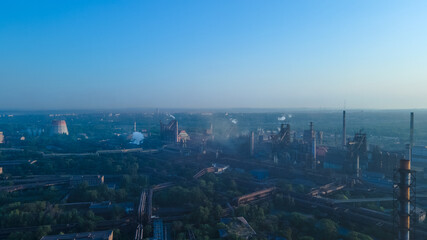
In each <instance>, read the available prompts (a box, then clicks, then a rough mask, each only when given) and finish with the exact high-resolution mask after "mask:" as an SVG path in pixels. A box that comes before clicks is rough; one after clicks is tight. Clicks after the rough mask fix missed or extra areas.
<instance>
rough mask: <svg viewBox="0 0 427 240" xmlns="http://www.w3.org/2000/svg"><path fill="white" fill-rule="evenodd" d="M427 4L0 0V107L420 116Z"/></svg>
mask: <svg viewBox="0 0 427 240" xmlns="http://www.w3.org/2000/svg"><path fill="white" fill-rule="evenodd" d="M426 12H427V2H426V1H371V0H369V1H292V2H291V1H86V0H82V1H57V0H56V1H17V0H13V1H1V2H0V89H1V94H0V109H27V110H32V109H35V110H38V109H98V108H145V107H152V108H155V107H159V108H164V107H171V108H174V107H176V108H234V107H245V108H247V107H250V108H300V107H310V108H335V109H339V108H343V106H344V105H346V107H347V108H364V109H372V108H378V109H382V108H386V109H389V108H391V109H398V108H426V107H427V105H426V104H427V97H426V94H425V90H426V89H427V68H426V59H427V44H426V43H427V32H426V31H427V14H426Z"/></svg>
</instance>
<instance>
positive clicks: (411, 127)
mask: <svg viewBox="0 0 427 240" xmlns="http://www.w3.org/2000/svg"><path fill="white" fill-rule="evenodd" d="M413 146H414V113H413V112H411V124H410V133H409V161H412V147H413Z"/></svg>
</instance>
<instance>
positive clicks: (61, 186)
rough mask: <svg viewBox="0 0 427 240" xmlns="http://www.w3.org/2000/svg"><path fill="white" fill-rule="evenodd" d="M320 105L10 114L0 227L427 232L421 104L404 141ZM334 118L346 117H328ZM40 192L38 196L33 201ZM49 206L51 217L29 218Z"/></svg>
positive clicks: (290, 235)
mask: <svg viewBox="0 0 427 240" xmlns="http://www.w3.org/2000/svg"><path fill="white" fill-rule="evenodd" d="M304 114H306V115H307V116H309V117H304ZM310 114H311V113H304V112H301V113H293V114H292V115H291V114H289V116H288V115H286V116H287V117H288V119H287V120H286V117H285V115H283V116H280V117H279V118H277V114H276V113H272V114H263V113H257V114H242V113H238V114H237V113H209V114H206V113H200V114H194V113H190V114H188V113H175V114H174V115H175V116H176V117H175V116H172V115H171V114H169V113H159V112H154V113H144V114H140V115H136V114H135V113H132V114H123V113H122V114H112V113H110V114H105V113H102V114H85V115H83V114H82V115H59V116H58V115H54V116H50V117H47V118H46V117H44V116H40V117H39V118H40V120H39V122H42V121H44V122H45V123H44V125H43V124H40V125H37V126H34V124H32V123H30V122H28V123H26V117H19V118H18V117H9V118H3V119H1V122H0V127H1V128H2V129H1V130H2V132H0V143H1V146H0V147H1V148H0V152H1V159H0V167H1V168H0V169H1V172H0V176H1V180H0V181H1V186H0V192H1V193H2V194H3V195H2V196H3V199H4V200H2V201H4V204H5V205H4V206H5V207H4V208H3V210H2V211H3V212H2V214H3V216H5V217H4V219H5V220H2V221H0V223H1V224H2V227H1V229H0V237H1V238H9V239H11V238H21V237H22V236H28V237H30V238H31V239H34V238H39V239H42V240H48V239H64V240H65V239H109V240H110V239H113V236H114V239H135V240H138V239H148V238H150V239H158V240H165V239H202V238H207V237H209V238H224V239H230V238H233V237H236V238H238V239H271V238H277V239H304V238H303V237H306V239H309V237H312V239H393V238H394V239H399V240H409V239H427V225H425V223H424V222H425V218H426V212H425V209H426V208H427V198H426V196H427V195H426V192H425V191H426V190H427V174H425V172H424V168H427V164H425V159H427V151H425V149H426V148H425V147H422V145H417V144H416V142H415V137H414V136H415V135H417V131H416V128H415V123H416V121H415V115H414V113H411V114H410V115H406V119H407V120H408V121H407V126H408V128H407V129H408V130H407V131H402V135H407V136H408V139H409V140H403V141H400V140H394V139H393V142H392V143H391V144H394V145H392V146H398V145H396V144H400V145H399V146H400V148H397V147H392V148H391V147H390V145H387V144H383V143H382V141H384V140H375V139H376V138H377V139H381V138H379V137H377V136H373V135H372V134H370V133H369V131H368V130H361V129H358V130H355V128H354V127H353V126H352V125H351V122H353V121H354V117H355V116H354V115H357V113H354V112H352V111H350V112H349V111H342V112H334V113H319V114H318V116H319V117H317V120H316V121H314V119H313V117H312V115H310ZM322 114H323V115H322ZM332 114H334V115H333V116H332ZM298 115H301V116H302V117H300V119H298ZM329 116H332V117H333V118H334V122H333V123H334V124H336V125H326V124H325V123H324V122H322V118H326V117H329ZM57 117H58V118H62V119H65V120H57V119H52V118H57ZM32 118H34V117H32ZM276 118H277V119H276ZM136 119H138V129H137V125H136ZM258 119H263V120H258ZM265 119H267V120H265ZM268 119H271V120H268ZM66 121H67V123H68V126H67V123H66ZM324 121H325V122H327V120H324ZM13 122H18V123H19V124H21V125H20V126H21V129H22V130H19V129H18V131H16V130H14V131H11V130H10V129H8V128H7V126H8V124H11V123H13ZM70 123H72V124H70ZM178 123H179V125H178ZM27 124H28V125H29V126H27ZM30 124H32V125H30ZM337 125H338V126H337ZM368 127H369V125H368ZM29 128H32V129H40V130H37V131H36V132H37V134H34V132H35V131H28V130H27V129H29ZM349 128H350V129H351V130H350V131H349ZM403 128H404V126H403ZM331 129H332V130H331ZM337 129H339V130H337ZM350 132H351V133H352V134H351V135H350V134H348V133H350ZM370 138H373V139H374V140H375V142H374V143H371V142H370ZM387 139H388V138H387ZM418 139H419V138H418ZM393 148H394V149H395V150H393ZM82 149H85V150H84V151H82ZM385 149H386V150H385ZM35 191H37V192H39V193H38V195H37V194H36V196H35V197H36V198H39V200H36V201H31V200H30V201H27V200H25V199H28V196H29V195H32V194H33V193H34V192H35ZM43 196H49V198H46V197H43ZM17 201H23V203H22V204H24V205H13V203H14V202H17ZM40 204H41V205H42V206H43V207H44V208H43V210H39V211H42V212H43V214H45V215H46V217H48V216H49V218H46V219H47V220H43V221H41V220H40V221H39V220H37V221H35V222H34V223H28V222H26V221H24V220H23V219H25V218H27V217H28V216H32V214H36V212H31V211H32V210H31V209H36V208H38V206H39V205H40ZM29 206H31V207H29ZM18 212H19V213H18ZM12 213H13V214H15V215H16V214H18V215H19V216H21V215H20V214H26V215H25V216H27V217H22V220H19V221H17V222H13V221H12V219H13V217H16V216H18V215H16V216H15V215H14V216H12V215H11V214H12ZM37 214H38V213H37ZM52 216H55V217H52ZM48 219H52V220H48ZM53 219H56V220H53ZM274 219H275V220H274ZM297 219H298V221H297ZM297 222H301V223H299V225H298V223H297ZM266 224H267V225H270V226H271V227H269V226H267V225H266ZM301 224H302V225H301ZM325 224H326V225H325ZM305 226H312V227H313V229H314V230H310V228H306V227H305ZM17 228H21V229H22V230H20V231H19V232H16V229H17ZM379 229H381V231H378V230H379ZM19 234H20V235H19ZM316 234H317V235H319V236H322V237H319V238H316V237H315V235H316ZM41 235H43V236H41ZM357 236H359V238H358V237H357ZM361 236H363V237H365V238H362V237H361ZM351 237H354V238H351Z"/></svg>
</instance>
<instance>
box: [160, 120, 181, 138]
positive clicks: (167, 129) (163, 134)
mask: <svg viewBox="0 0 427 240" xmlns="http://www.w3.org/2000/svg"><path fill="white" fill-rule="evenodd" d="M160 138H161V139H162V140H163V141H165V142H171V143H176V142H178V140H179V139H178V121H177V120H172V121H170V122H169V123H168V124H164V123H162V122H161V121H160Z"/></svg>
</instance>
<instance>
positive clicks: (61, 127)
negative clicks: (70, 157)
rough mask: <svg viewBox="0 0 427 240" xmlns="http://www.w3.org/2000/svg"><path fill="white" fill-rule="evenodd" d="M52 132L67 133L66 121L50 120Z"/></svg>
mask: <svg viewBox="0 0 427 240" xmlns="http://www.w3.org/2000/svg"><path fill="white" fill-rule="evenodd" d="M52 134H53V135H55V134H58V135H61V134H65V135H68V128H67V123H66V122H65V120H53V121H52Z"/></svg>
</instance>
